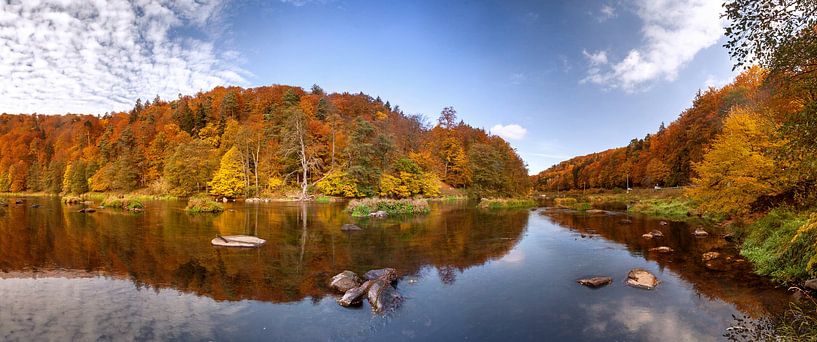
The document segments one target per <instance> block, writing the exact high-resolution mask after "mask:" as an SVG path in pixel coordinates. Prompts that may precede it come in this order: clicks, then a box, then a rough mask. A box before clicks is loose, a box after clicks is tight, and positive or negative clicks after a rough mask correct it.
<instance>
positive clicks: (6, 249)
mask: <svg viewBox="0 0 817 342" xmlns="http://www.w3.org/2000/svg"><path fill="white" fill-rule="evenodd" d="M34 203H37V204H40V205H41V206H40V207H39V208H33V207H32V204H34ZM184 205H185V203H183V202H173V201H161V202H160V201H157V202H151V203H148V205H147V208H146V210H145V211H144V212H141V213H130V212H124V211H119V210H114V209H105V210H101V211H98V212H96V213H93V214H81V213H78V212H77V210H78V209H79V208H80V207H78V206H67V205H64V204H61V203H60V202H59V200H58V199H57V198H28V199H27V202H26V203H25V204H23V205H14V204H12V205H10V206H9V207H6V208H2V209H0V295H2V297H0V298H2V300H0V302H2V305H0V339H2V340H12V341H13V340H21V341H28V340H98V339H99V340H119V339H134V340H167V339H185V340H321V341H327V340H386V339H390V340H414V339H416V340H466V339H467V340H543V339H547V340H566V341H569V340H578V341H581V340H600V341H602V340H603V341H609V340H636V341H637V340H644V341H648V340H658V339H661V340H677V341H716V340H723V339H724V338H723V334H724V332H725V330H726V329H727V328H728V327H729V326H730V325H732V324H733V323H734V320H733V318H732V315H736V316H742V315H748V316H751V317H763V316H764V315H767V314H770V313H771V314H774V313H778V312H780V310H782V309H783V308H785V307H786V305H787V302H788V301H789V298H790V297H789V295H788V294H787V293H786V292H785V291H784V290H782V289H776V288H774V287H773V286H772V285H771V284H770V283H769V282H768V281H767V280H764V279H762V278H760V277H757V276H754V275H753V274H752V273H751V266H750V265H748V263H747V262H745V261H741V258H740V257H739V256H738V255H737V254H736V251H735V250H734V247H732V246H730V245H729V244H728V243H727V242H725V241H724V240H723V239H721V238H720V237H718V236H717V235H716V234H713V236H711V237H709V238H705V239H696V238H694V237H693V236H692V234H691V231H692V229H693V227H690V226H689V225H687V224H684V223H671V224H670V225H660V224H659V221H657V220H652V219H647V218H638V217H630V218H629V219H630V220H632V223H630V224H623V223H621V220H622V219H623V218H624V216H622V215H586V214H579V213H575V212H567V211H559V210H547V209H538V210H536V211H527V210H511V211H487V210H479V209H475V208H473V207H472V206H470V205H469V204H467V203H458V204H457V203H455V204H435V205H434V211H433V212H432V213H431V214H429V215H427V216H423V217H415V218H409V219H385V220H367V219H364V220H358V219H353V218H352V217H350V216H349V215H348V214H347V213H345V212H344V211H343V205H342V204H310V205H300V204H297V203H260V204H244V203H235V204H229V205H228V206H227V208H228V210H227V211H226V212H224V213H222V214H220V215H208V214H205V215H189V214H187V213H185V212H184V211H183V210H182V208H183V207H184ZM344 223H357V224H358V225H360V226H361V227H363V228H364V229H363V231H360V232H353V233H345V232H341V231H340V229H339V228H340V226H341V225H342V224H344ZM652 229H659V230H661V231H663V233H664V235H665V237H664V238H663V239H661V240H657V241H656V240H647V239H644V238H642V237H641V235H642V234H643V233H645V232H648V231H650V230H652ZM713 233H714V232H713ZM216 234H221V235H229V234H252V235H257V236H259V237H261V238H264V239H267V241H268V242H267V244H266V245H264V246H263V247H261V248H258V249H251V250H234V249H224V248H214V247H212V246H210V243H209V242H210V239H212V238H213V237H214V236H215V235H216ZM660 245H666V246H669V247H671V248H673V249H675V252H674V253H672V254H668V255H663V254H657V253H654V252H649V248H651V247H656V246H660ZM707 251H718V252H720V253H722V254H723V257H722V258H723V260H722V262H720V263H718V264H716V265H712V264H710V265H709V267H708V266H707V265H705V263H704V262H703V261H702V260H701V254H702V253H704V252H707ZM727 257H728V258H729V261H725V260H726V258H727ZM380 267H394V268H397V269H398V270H400V271H401V272H402V273H403V274H405V276H404V277H403V278H402V279H401V280H400V281H399V282H398V284H397V288H398V290H399V291H400V292H401V293H402V294H403V295H404V296H406V301H405V303H404V304H403V305H402V306H401V307H400V308H398V309H397V310H396V311H394V312H391V313H389V314H386V315H377V314H374V313H372V312H371V310H370V308H369V306H368V304H365V303H364V304H363V305H362V306H361V307H357V308H343V307H340V306H339V305H337V303H336V302H335V300H336V298H337V295H336V294H334V293H332V291H331V290H329V289H328V288H327V285H326V282H327V280H328V279H329V278H331V276H332V275H334V274H336V273H338V272H340V271H343V270H345V269H349V270H352V271H355V272H358V273H363V272H365V271H367V270H369V269H372V268H380ZM635 267H641V268H645V269H647V270H649V271H651V272H653V273H655V274H656V275H657V276H658V277H659V278H660V280H661V284H660V285H659V286H658V287H657V288H656V289H655V290H653V291H645V290H639V289H635V288H631V287H627V286H625V285H624V284H623V279H624V278H625V277H626V274H627V271H628V270H629V269H631V268H635ZM593 275H609V276H612V277H613V278H614V282H613V284H612V285H610V286H607V287H604V288H601V289H590V288H586V287H582V286H580V285H578V284H576V282H575V281H576V279H578V278H581V277H586V276H593Z"/></svg>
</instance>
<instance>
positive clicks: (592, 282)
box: [576, 277, 613, 287]
mask: <svg viewBox="0 0 817 342" xmlns="http://www.w3.org/2000/svg"><path fill="white" fill-rule="evenodd" d="M576 282H577V283H579V284H582V285H584V286H589V287H602V286H605V285H610V284H612V283H613V277H592V278H586V279H579V280H576Z"/></svg>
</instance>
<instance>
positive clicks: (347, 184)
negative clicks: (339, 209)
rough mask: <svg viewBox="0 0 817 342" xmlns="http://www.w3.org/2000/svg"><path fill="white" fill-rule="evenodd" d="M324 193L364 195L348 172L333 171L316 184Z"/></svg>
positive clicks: (352, 195) (348, 195)
mask: <svg viewBox="0 0 817 342" xmlns="http://www.w3.org/2000/svg"><path fill="white" fill-rule="evenodd" d="M315 187H317V188H318V191H320V192H321V193H322V194H324V195H329V196H341V197H349V198H353V197H363V196H364V195H365V194H362V193H360V192H359V191H358V188H357V184H356V183H355V181H354V179H352V177H349V175H348V174H346V172H341V171H332V172H330V173H329V174H328V175H326V176H325V177H323V179H321V180H320V181H318V183H317V184H315Z"/></svg>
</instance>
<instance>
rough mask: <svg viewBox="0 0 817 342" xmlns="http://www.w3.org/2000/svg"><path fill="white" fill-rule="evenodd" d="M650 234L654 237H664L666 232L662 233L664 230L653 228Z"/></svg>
mask: <svg viewBox="0 0 817 342" xmlns="http://www.w3.org/2000/svg"><path fill="white" fill-rule="evenodd" d="M650 234H652V236H653V237H664V233H662V232H661V231H660V230H658V229H653V230H652V231H651V232H650Z"/></svg>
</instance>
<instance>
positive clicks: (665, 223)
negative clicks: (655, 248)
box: [658, 221, 669, 226]
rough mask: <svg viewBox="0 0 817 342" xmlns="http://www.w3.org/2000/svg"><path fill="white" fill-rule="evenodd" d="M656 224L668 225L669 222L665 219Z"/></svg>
mask: <svg viewBox="0 0 817 342" xmlns="http://www.w3.org/2000/svg"><path fill="white" fill-rule="evenodd" d="M658 224H660V225H662V226H666V225H668V224H669V222H667V221H661V222H658Z"/></svg>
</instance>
